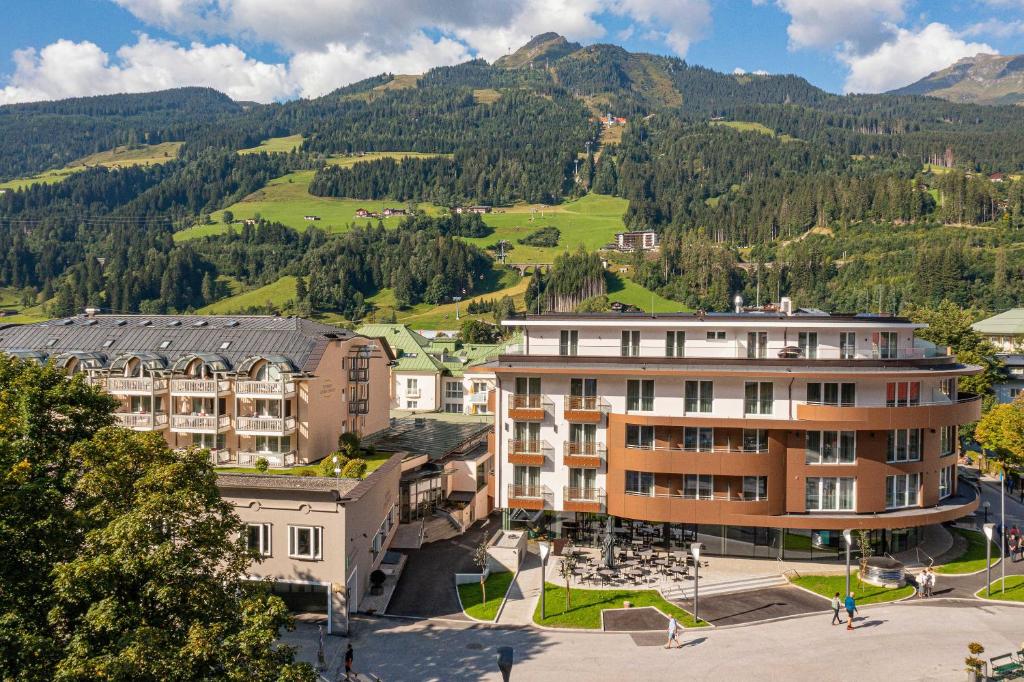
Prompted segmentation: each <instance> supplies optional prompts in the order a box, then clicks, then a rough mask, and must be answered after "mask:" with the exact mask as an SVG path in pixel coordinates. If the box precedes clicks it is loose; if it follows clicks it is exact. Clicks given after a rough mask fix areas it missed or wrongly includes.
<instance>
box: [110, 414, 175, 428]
mask: <svg viewBox="0 0 1024 682" xmlns="http://www.w3.org/2000/svg"><path fill="white" fill-rule="evenodd" d="M114 419H116V420H117V425H118V426H121V427H124V428H126V429H132V430H133V431H156V430H158V429H166V428H167V413H166V412H115V413H114Z"/></svg>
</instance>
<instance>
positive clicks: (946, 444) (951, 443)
mask: <svg viewBox="0 0 1024 682" xmlns="http://www.w3.org/2000/svg"><path fill="white" fill-rule="evenodd" d="M956 431H957V428H956V426H943V427H941V428H939V456H940V457H945V456H946V455H952V454H954V453H955V452H956Z"/></svg>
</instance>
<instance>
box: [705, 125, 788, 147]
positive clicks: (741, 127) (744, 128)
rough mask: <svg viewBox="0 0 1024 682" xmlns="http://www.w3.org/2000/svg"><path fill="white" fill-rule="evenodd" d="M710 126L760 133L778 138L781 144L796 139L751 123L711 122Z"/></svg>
mask: <svg viewBox="0 0 1024 682" xmlns="http://www.w3.org/2000/svg"><path fill="white" fill-rule="evenodd" d="M711 125H720V126H728V127H729V128H733V129H734V130H738V131H740V132H741V133H761V134H762V135H768V136H769V137H778V138H779V140H780V141H782V142H795V141H796V140H797V138H795V137H791V136H789V135H777V134H776V132H775V131H774V130H772V129H771V128H769V127H768V126H766V125H763V124H761V123H752V122H750V121H711Z"/></svg>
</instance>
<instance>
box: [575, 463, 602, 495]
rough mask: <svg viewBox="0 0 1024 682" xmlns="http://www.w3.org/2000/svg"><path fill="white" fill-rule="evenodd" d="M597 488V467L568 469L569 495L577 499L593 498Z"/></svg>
mask: <svg viewBox="0 0 1024 682" xmlns="http://www.w3.org/2000/svg"><path fill="white" fill-rule="evenodd" d="M595 488H597V469H577V468H572V469H569V497H570V498H572V499H577V500H591V499H594V495H595V492H596V491H595Z"/></svg>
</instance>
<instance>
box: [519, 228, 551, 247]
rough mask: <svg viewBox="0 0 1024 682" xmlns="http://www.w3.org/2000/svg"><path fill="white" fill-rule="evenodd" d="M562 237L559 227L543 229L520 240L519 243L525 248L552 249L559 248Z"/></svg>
mask: <svg viewBox="0 0 1024 682" xmlns="http://www.w3.org/2000/svg"><path fill="white" fill-rule="evenodd" d="M561 236H562V232H561V231H560V230H559V229H558V228H557V227H542V228H540V229H539V230H534V231H533V232H531V233H530V234H528V235H526V236H525V237H523V238H522V239H520V240H519V243H520V244H522V245H523V246H542V247H552V246H558V239H559V237H561Z"/></svg>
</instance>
